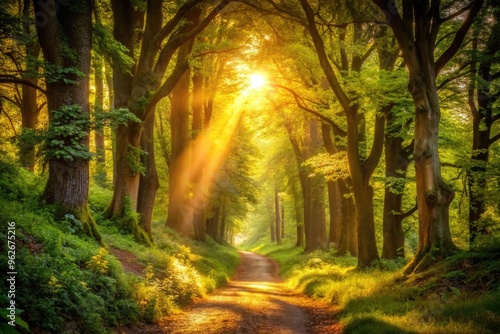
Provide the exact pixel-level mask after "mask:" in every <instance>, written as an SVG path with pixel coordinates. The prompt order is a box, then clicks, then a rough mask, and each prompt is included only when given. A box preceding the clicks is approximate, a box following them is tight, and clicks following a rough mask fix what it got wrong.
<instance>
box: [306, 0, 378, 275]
mask: <svg viewBox="0 0 500 334" xmlns="http://www.w3.org/2000/svg"><path fill="white" fill-rule="evenodd" d="M299 2H300V5H301V7H302V9H303V11H304V14H305V26H306V29H307V31H308V32H309V34H310V36H311V38H312V41H313V44H314V47H315V49H316V53H317V56H318V59H319V63H320V65H321V68H322V69H323V72H324V74H325V76H326V79H327V80H328V83H329V85H330V87H331V89H332V91H333V92H334V94H335V96H336V97H337V99H338V101H339V103H340V105H341V106H342V109H343V111H344V114H345V117H346V121H347V156H348V161H349V169H350V173H351V180H352V189H353V193H354V201H355V204H356V208H358V211H357V238H358V266H360V267H364V266H369V265H370V264H371V263H372V262H373V261H375V260H377V259H378V251H377V244H376V240H375V221H374V214H373V188H372V186H371V185H370V178H371V176H372V174H373V172H374V171H375V168H376V166H377V164H378V162H379V160H380V156H381V154H382V148H383V139H384V126H385V120H384V117H383V116H382V115H380V114H378V115H377V117H376V120H375V133H374V139H373V145H372V147H371V151H370V154H368V155H366V153H365V150H364V148H363V147H362V146H361V145H360V144H361V141H362V139H363V138H364V132H363V130H362V128H361V127H360V124H361V123H362V122H363V120H364V113H363V112H362V110H361V109H360V108H361V103H360V101H359V96H358V94H357V93H356V92H355V91H354V90H350V91H346V88H344V87H343V86H342V84H341V82H340V81H339V79H338V76H337V74H336V73H335V71H334V69H333V66H332V63H331V61H330V59H329V57H328V55H327V53H326V49H325V43H324V41H323V38H322V36H321V34H320V32H319V30H318V27H317V21H316V12H315V11H314V10H313V9H312V7H311V5H310V3H309V2H308V1H307V0H299ZM347 8H348V9H349V10H350V11H351V13H352V14H354V13H353V10H352V9H351V8H349V6H347ZM346 27H347V26H344V27H342V28H341V30H340V33H339V34H340V35H339V36H340V40H341V41H342V40H345V37H346ZM352 28H353V31H352V36H353V43H354V44H355V45H356V44H360V43H362V42H364V40H363V39H366V38H369V37H368V36H366V35H365V36H363V30H365V29H366V28H369V29H373V27H372V26H369V25H365V26H363V24H362V23H357V22H355V23H354V24H352ZM341 45H342V44H341ZM372 50H373V48H372V47H368V48H367V49H366V50H365V51H363V52H355V53H354V54H353V55H352V57H351V58H352V59H351V64H349V60H348V57H347V53H346V50H345V48H342V47H341V48H340V54H341V71H340V74H342V73H344V74H347V73H359V72H360V71H361V67H362V65H363V63H364V62H365V61H366V59H368V57H369V55H370V53H371V52H372ZM360 208H363V210H361V209H360Z"/></svg>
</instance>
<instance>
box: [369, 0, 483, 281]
mask: <svg viewBox="0 0 500 334" xmlns="http://www.w3.org/2000/svg"><path fill="white" fill-rule="evenodd" d="M373 3H375V4H376V5H377V6H378V7H379V8H380V9H381V10H382V11H383V12H384V14H385V15H386V18H387V23H388V25H389V26H390V27H391V29H392V31H393V33H394V35H395V36H396V39H397V41H398V44H399V46H400V48H401V51H402V55H403V59H404V61H405V65H406V67H407V69H408V71H409V76H410V78H409V85H408V89H409V92H410V94H411V95H412V98H413V102H414V104H415V146H414V151H413V155H414V160H415V169H416V179H417V180H416V182H417V204H418V220H419V242H418V249H417V253H416V254H415V257H414V258H413V260H412V262H411V263H410V264H409V265H408V268H407V270H408V272H411V271H419V270H421V269H423V268H425V267H426V266H427V265H428V264H429V262H430V261H431V260H432V259H433V258H435V257H445V256H448V255H450V254H451V253H452V252H453V251H454V250H455V249H456V246H455V244H454V243H453V241H452V239H451V233H450V227H449V205H450V203H451V201H452V200H453V197H454V192H453V190H452V189H451V188H450V187H449V186H448V185H447V184H446V183H445V181H444V180H443V178H442V176H441V165H440V161H439V153H438V127H439V120H440V116H441V111H440V107H439V99H438V91H437V86H436V77H437V76H438V75H439V73H440V72H441V70H442V69H443V68H444V66H445V65H446V64H447V63H448V62H449V61H450V59H451V58H452V57H453V56H454V55H455V54H456V52H457V51H458V49H459V48H460V46H461V45H462V42H463V40H464V38H465V36H466V34H467V32H468V30H469V28H470V26H471V25H472V22H473V20H474V18H475V17H476V15H477V14H478V12H479V10H480V8H481V6H482V4H483V1H482V0H475V1H471V2H469V3H467V4H466V5H465V6H463V7H461V8H459V9H458V10H456V9H455V7H454V6H451V9H448V12H449V13H447V14H445V13H444V11H443V9H442V3H441V1H418V2H417V1H406V0H403V1H402V3H401V6H398V5H397V4H396V2H395V1H394V0H373ZM399 8H401V11H400V9H399ZM452 10H455V11H453V12H451V11H452ZM401 13H402V14H401ZM443 15H446V16H444V17H443ZM457 17H463V21H462V23H461V24H460V27H459V28H458V29H457V30H454V31H453V34H452V35H450V33H449V32H448V36H452V37H453V39H452V40H451V42H450V43H449V46H448V48H447V49H446V50H445V51H444V52H443V53H442V54H441V55H439V56H437V59H435V58H436V55H435V50H436V44H437V43H436V41H437V38H438V36H439V33H440V32H441V29H442V27H443V24H445V23H446V22H449V21H451V20H454V19H457Z"/></svg>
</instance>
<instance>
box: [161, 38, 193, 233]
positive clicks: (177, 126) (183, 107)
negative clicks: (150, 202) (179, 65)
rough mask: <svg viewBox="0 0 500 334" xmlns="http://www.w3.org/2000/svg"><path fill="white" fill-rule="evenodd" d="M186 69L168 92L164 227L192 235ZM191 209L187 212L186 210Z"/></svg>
mask: <svg viewBox="0 0 500 334" xmlns="http://www.w3.org/2000/svg"><path fill="white" fill-rule="evenodd" d="M181 51H183V52H182V53H180V54H179V55H180V56H181V57H187V56H188V55H189V52H190V49H186V48H185V47H183V49H181ZM189 73H190V72H189V71H187V72H185V73H184V75H183V76H182V77H181V79H180V80H179V81H178V82H177V85H176V86H175V88H174V89H173V91H172V99H171V115H170V133H171V150H170V152H171V162H170V169H169V178H168V182H169V191H168V198H169V202H168V218H167V226H168V227H170V228H171V229H173V230H175V231H177V232H178V233H180V234H182V235H184V236H187V237H191V236H193V226H192V208H191V204H190V203H189V202H190V200H189V198H188V192H189V181H190V180H189V169H190V166H189V165H190V159H189V158H190V157H189V154H188V153H189V152H188V147H189V84H190V76H189ZM190 211H191V212H190Z"/></svg>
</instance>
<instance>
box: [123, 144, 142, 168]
mask: <svg viewBox="0 0 500 334" xmlns="http://www.w3.org/2000/svg"><path fill="white" fill-rule="evenodd" d="M145 154H146V152H144V151H143V150H142V149H141V148H140V147H134V146H132V145H130V144H129V145H128V152H127V158H128V161H129V167H130V175H137V174H140V175H142V176H144V175H146V167H145V166H144V165H143V164H142V157H143V156H144V155H145Z"/></svg>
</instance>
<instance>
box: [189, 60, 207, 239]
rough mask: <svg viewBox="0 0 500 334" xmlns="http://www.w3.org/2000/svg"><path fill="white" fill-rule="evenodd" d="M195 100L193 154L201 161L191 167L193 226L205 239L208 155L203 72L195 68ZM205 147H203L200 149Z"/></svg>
mask: <svg viewBox="0 0 500 334" xmlns="http://www.w3.org/2000/svg"><path fill="white" fill-rule="evenodd" d="M192 81H193V101H192V110H193V125H192V136H193V145H192V150H191V154H192V155H197V156H196V157H194V156H193V160H194V161H199V162H200V163H196V164H195V165H194V166H192V168H191V183H192V185H193V186H192V187H193V193H194V196H193V201H192V206H193V228H194V238H195V239H196V240H201V241H204V240H205V237H206V230H207V227H206V224H205V222H206V219H205V207H206V198H205V189H204V188H203V187H204V185H203V184H202V183H201V181H202V178H203V174H204V173H205V170H204V163H201V162H202V161H203V162H204V161H205V160H206V159H207V157H206V150H205V149H204V143H202V142H201V141H202V140H203V138H202V136H200V133H201V132H202V130H203V125H202V124H203V122H202V120H203V100H204V94H203V74H202V73H201V71H200V70H195V72H194V74H193V79H192ZM198 148H203V149H198Z"/></svg>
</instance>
